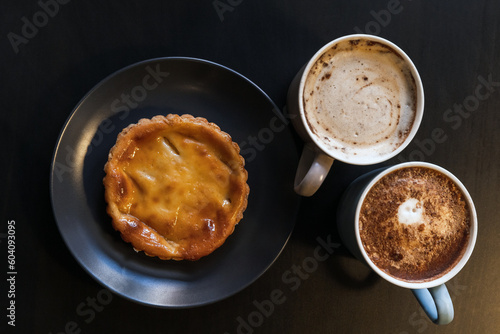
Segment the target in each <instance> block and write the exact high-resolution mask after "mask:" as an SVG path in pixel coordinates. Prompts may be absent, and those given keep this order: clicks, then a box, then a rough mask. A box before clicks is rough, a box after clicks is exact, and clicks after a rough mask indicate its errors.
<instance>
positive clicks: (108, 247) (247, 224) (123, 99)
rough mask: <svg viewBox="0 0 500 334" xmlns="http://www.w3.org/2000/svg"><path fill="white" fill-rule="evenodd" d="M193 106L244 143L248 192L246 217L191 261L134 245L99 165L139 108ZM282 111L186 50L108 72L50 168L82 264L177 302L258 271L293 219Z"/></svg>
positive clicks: (56, 201) (144, 295)
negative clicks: (112, 210)
mask: <svg viewBox="0 0 500 334" xmlns="http://www.w3.org/2000/svg"><path fill="white" fill-rule="evenodd" d="M168 113H176V114H185V113H188V114H192V115H193V116H201V117H205V118H207V119H208V120H209V121H211V122H214V123H216V124H217V125H219V126H220V127H221V129H222V130H223V131H225V132H228V133H229V134H230V135H231V136H232V137H233V140H234V141H236V142H237V143H239V144H240V147H241V154H242V155H243V157H244V158H245V159H246V163H247V164H246V167H247V170H248V174H249V178H248V183H249V186H250V196H249V203H248V208H247V210H246V211H245V214H244V218H243V220H242V221H241V222H240V223H239V224H238V226H237V227H236V229H235V232H234V233H233V235H231V236H230V237H229V238H228V239H227V241H226V242H225V244H224V245H222V246H221V247H220V248H219V249H217V250H216V251H215V252H213V253H212V254H210V255H209V256H207V257H205V258H202V259H201V260H199V261H196V262H186V261H181V262H175V261H162V260H159V259H157V258H150V257H147V256H146V255H144V253H142V252H140V253H136V252H135V251H134V250H133V249H132V247H131V245H130V244H127V243H125V242H124V241H122V240H121V237H120V235H119V234H118V232H116V231H114V230H113V228H112V227H111V221H110V218H109V217H108V216H107V214H106V211H105V208H106V205H105V201H104V188H103V185H102V178H103V177H104V172H103V167H104V164H105V163H106V161H107V155H108V152H109V150H110V148H111V147H112V146H113V145H114V143H115V141H116V136H117V135H118V133H119V132H120V131H121V130H122V129H123V128H124V127H126V126H127V125H129V124H131V123H135V122H137V121H138V120H139V119H140V118H144V117H147V118H150V117H153V116H155V115H159V114H163V115H166V114H168ZM285 124H288V120H287V119H286V118H284V117H283V116H282V115H281V113H280V112H279V111H278V108H277V107H276V105H275V104H274V103H273V102H272V101H271V99H270V98H269V97H268V96H267V95H266V94H265V93H264V92H263V91H262V90H261V89H260V88H258V87H257V86H256V85H255V84H253V83H252V82H251V81H249V80H248V79H246V78H245V77H243V76H242V75H240V74H238V73H236V72H234V71H232V70H230V69H228V68H226V67H223V66H221V65H218V64H215V63H212V62H208V61H204V60H199V59H192V58H159V59H152V60H147V61H144V62H140V63H137V64H134V65H131V66H129V67H127V68H125V69H122V70H120V71H118V72H116V73H114V74H113V75H111V76H109V77H108V78H106V79H105V80H103V81H102V82H101V83H99V84H98V85H97V86H96V87H94V88H93V89H92V90H91V91H90V92H89V93H88V94H87V95H86V96H85V97H84V98H83V99H82V101H80V103H79V104H78V105H77V107H76V108H75V110H74V111H73V113H72V114H71V116H70V117H69V118H68V120H67V122H66V124H65V125H64V127H63V129H62V131H61V134H60V137H59V140H58V143H57V145H56V148H55V152H54V157H53V161H52V168H51V196H52V206H53V210H54V214H55V218H56V221H57V224H58V227H59V230H60V232H61V234H62V236H63V238H64V240H65V242H66V244H67V245H68V247H69V249H70V251H71V252H72V253H73V255H74V256H75V258H76V259H77V260H78V262H79V263H80V264H81V266H82V267H83V268H84V269H85V270H86V271H87V272H88V273H89V274H90V275H91V276H93V277H94V278H95V279H96V280H97V281H99V282H100V283H102V284H103V285H104V286H106V287H107V288H109V289H110V290H112V291H114V292H116V293H118V294H120V295H122V296H124V297H126V298H128V299H131V300H133V301H136V302H139V303H143V304H147V305H153V306H158V307H169V308H181V307H190V306H196V305H203V304H207V303H212V302H215V301H218V300H220V299H223V298H225V297H228V296H230V295H232V294H234V293H236V292H238V291H240V290H241V289H243V288H244V287H246V286H248V285H249V284H250V283H252V282H253V281H254V280H256V279H257V278H258V277H259V276H260V275H261V274H263V273H264V272H265V271H266V269H267V268H268V267H269V266H270V265H271V264H272V263H273V261H274V260H275V259H276V258H277V257H278V255H279V254H280V252H281V250H282V249H283V247H284V246H285V244H286V242H287V240H288V238H289V236H290V234H291V232H292V229H293V226H294V223H295V219H296V213H297V210H298V205H299V198H298V197H297V196H296V195H295V194H294V192H293V177H294V175H293V174H294V171H295V168H296V166H297V163H298V156H297V151H296V148H295V145H294V141H293V137H292V134H291V130H290V127H289V126H288V125H287V126H285Z"/></svg>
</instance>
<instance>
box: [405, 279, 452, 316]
mask: <svg viewBox="0 0 500 334" xmlns="http://www.w3.org/2000/svg"><path fill="white" fill-rule="evenodd" d="M411 291H412V292H413V295H414V296H415V298H417V300H418V302H419V304H420V306H422V308H423V309H424V311H425V313H426V314H427V316H428V317H429V319H431V320H432V322H433V323H435V324H437V325H447V324H449V323H450V322H451V321H452V320H453V316H454V310H453V302H452V301H451V297H450V294H449V293H448V289H447V288H446V285H444V284H441V285H438V286H436V287H433V288H429V289H415V290H411Z"/></svg>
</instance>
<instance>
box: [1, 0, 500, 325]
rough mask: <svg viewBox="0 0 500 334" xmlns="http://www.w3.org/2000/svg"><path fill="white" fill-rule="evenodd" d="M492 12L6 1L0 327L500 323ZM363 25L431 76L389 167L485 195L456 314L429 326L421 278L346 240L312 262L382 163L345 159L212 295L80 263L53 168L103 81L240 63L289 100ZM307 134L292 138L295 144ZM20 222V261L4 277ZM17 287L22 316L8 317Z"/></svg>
mask: <svg viewBox="0 0 500 334" xmlns="http://www.w3.org/2000/svg"><path fill="white" fill-rule="evenodd" d="M499 13H500V2H498V1H493V0H487V1H482V0H479V1H474V2H472V1H464V0H459V1H449V0H448V1H434V2H432V1H426V2H424V1H416V0H414V1H410V0H388V1H387V0H377V1H347V0H338V1H297V0H295V1H273V0H269V1H250V0H247V1H243V0H215V1H212V0H210V1H183V0H173V1H156V0H150V1H143V2H141V3H140V4H139V3H137V2H133V3H131V2H121V1H106V0H104V1H92V0H90V1H69V0H57V1H56V0H41V1H38V2H37V1H35V0H33V1H26V0H22V1H12V0H11V1H3V2H2V4H1V5H0V17H1V19H0V26H1V30H0V31H1V34H2V38H1V43H0V52H1V53H0V59H1V61H0V68H1V70H0V73H1V79H0V80H1V89H0V97H1V99H0V101H1V105H2V107H1V109H2V112H1V123H0V124H1V129H2V144H1V152H2V159H1V161H2V163H1V168H0V170H1V173H0V174H1V175H2V177H1V183H0V188H1V192H2V205H1V219H2V223H1V230H0V237H1V238H0V259H1V260H0V263H1V266H0V268H1V273H0V278H1V280H0V281H1V282H2V283H1V284H0V286H1V290H0V296H1V297H0V306H1V307H0V309H1V310H2V311H1V312H0V313H1V317H0V319H1V322H0V328H1V330H0V332H1V333H53V334H55V333H221V334H223V333H230V334H234V333H398V334H399V333H500V306H499V305H500V290H499V289H498V283H499V277H500V266H499V262H498V259H499V258H500V222H499V219H498V212H497V211H498V203H499V198H500V192H499V189H500V179H499V167H500V153H499V152H500V149H499V148H498V144H499V143H500V135H499V133H500V132H499V129H500V113H499V111H500V40H499V34H500V19H499V15H498V14H499ZM356 32H357V33H360V32H363V33H369V34H375V35H379V36H381V37H385V38H387V39H389V40H391V41H393V42H394V43H396V44H397V45H399V46H400V47H401V48H402V49H403V50H404V51H405V52H406V53H407V54H408V55H409V56H410V57H411V58H412V60H413V61H414V63H415V64H416V66H417V68H418V69H419V72H420V75H421V77H422V81H423V83H424V87H425V94H426V104H425V115H424V119H423V122H422V125H421V127H420V130H419V132H418V134H417V136H416V138H415V140H414V141H413V142H412V144H410V146H409V147H407V148H406V149H405V150H404V151H403V152H402V153H401V154H400V155H399V156H397V157H396V158H394V159H392V160H391V161H388V162H386V163H384V165H390V164H395V163H398V162H400V161H407V160H424V161H428V162H432V163H435V164H438V165H440V166H442V167H445V168H447V169H449V170H450V171H451V172H452V173H454V174H455V175H456V176H457V177H458V178H460V179H461V180H462V181H463V183H464V184H465V185H466V187H467V188H468V189H469V191H470V193H471V195H472V197H473V199H474V201H475V204H476V207H477V212H478V218H479V235H478V240H477V244H476V248H475V251H474V253H473V255H472V257H471V259H470V261H469V262H468V264H467V265H466V266H465V268H464V270H463V271H462V272H460V273H459V274H458V275H457V276H456V277H455V278H454V279H453V280H452V281H450V282H449V283H448V288H449V290H450V294H451V296H452V298H453V301H454V306H455V320H454V321H453V322H452V323H451V324H450V325H447V326H444V327H438V326H436V325H434V324H432V323H431V322H430V321H429V320H427V318H426V316H425V315H424V314H423V312H422V311H421V310H420V308H419V306H418V304H417V302H416V300H415V299H414V297H413V296H412V294H411V293H410V291H408V290H405V289H402V288H398V287H395V286H392V285H390V284H389V283H387V282H385V281H384V280H382V279H380V278H378V277H377V276H376V275H375V274H374V273H372V272H371V271H370V270H369V269H368V268H367V267H366V266H364V265H363V264H361V263H359V262H358V261H356V260H355V259H354V258H353V257H351V256H350V255H349V253H348V252H347V251H346V250H345V249H344V247H343V246H342V245H339V247H332V248H331V251H332V252H331V254H330V253H328V254H329V256H328V257H327V258H326V259H324V260H323V261H316V264H314V263H312V262H311V260H310V259H311V257H312V256H313V255H314V251H315V249H316V248H317V247H318V246H319V245H320V242H319V241H318V240H320V239H321V240H324V241H329V242H331V243H334V244H340V240H339V237H338V233H337V230H336V221H335V212H336V205H337V202H338V199H339V197H340V195H341V194H342V192H343V191H344V190H345V188H346V187H347V185H348V184H349V183H350V182H351V181H352V180H353V179H354V178H356V177H357V176H359V175H361V174H363V173H365V172H367V171H370V170H372V169H374V168H376V167H378V166H365V167H356V166H349V165H346V164H343V163H340V162H335V163H334V166H333V170H332V172H331V173H330V174H329V176H328V177H327V179H326V181H325V184H324V185H323V186H322V188H321V189H320V191H319V192H318V193H316V194H315V195H314V196H313V197H311V198H306V199H303V200H302V201H301V206H300V210H299V213H298V216H297V219H296V224H295V229H294V231H293V233H292V235H291V237H290V239H289V241H288V243H287V245H286V247H285V248H284V250H283V251H282V253H281V255H280V256H279V257H278V259H277V260H276V261H275V262H274V264H273V265H272V266H271V267H270V268H269V269H268V270H267V271H266V272H265V273H264V274H263V275H262V276H261V277H260V278H259V279H257V280H256V281H255V282H254V283H252V284H251V285H250V286H248V287H246V288H245V289H243V290H242V291H240V292H238V293H236V294H235V295H233V296H230V297H228V298H226V299H224V300H222V301H219V302H216V303H214V304H210V305H205V306H200V307H195V308H189V309H175V310H171V309H161V308H152V307H148V306H143V305H140V304H137V303H134V302H131V301H129V300H127V299H125V298H122V297H120V296H119V295H116V294H111V293H110V292H109V291H108V290H106V289H105V287H103V286H101V285H100V284H99V283H97V282H96V281H95V280H94V279H93V278H92V277H91V276H90V275H88V274H87V273H86V272H85V271H84V270H83V269H82V268H81V267H80V266H79V264H78V262H77V261H76V260H75V258H74V257H73V256H72V255H71V253H70V251H69V250H68V247H67V246H66V245H65V243H64V241H63V239H62V237H61V235H60V233H59V230H58V228H57V224H56V221H55V218H54V214H53V212H52V208H51V201H50V192H49V175H50V164H51V159H52V154H53V150H54V145H55V143H56V141H57V138H58V135H59V132H60V130H61V128H62V126H63V124H64V123H65V120H66V119H67V117H68V116H69V115H70V113H71V111H72V110H73V108H74V107H75V106H76V104H77V103H78V102H79V100H80V99H81V98H82V97H83V96H84V95H85V94H86V93H87V92H88V91H89V90H90V89H91V88H92V87H93V86H94V85H95V84H97V83H98V82H99V81H101V80H102V79H103V78H105V77H106V76H108V75H110V74H112V73H113V72H115V71H117V70H119V69H120V68H123V67H125V66H128V65H130V64H133V63H136V62H138V61H141V60H145V59H150V58H155V57H166V56H187V57H196V58H202V59H207V60H210V61H213V62H216V63H219V64H222V65H225V66H227V67H229V68H232V69H234V70H235V71H237V72H239V73H241V74H242V75H244V76H246V77H247V78H249V79H250V80H252V81H253V82H254V83H255V84H257V85H258V86H259V87H261V88H262V89H263V90H264V91H265V92H266V93H267V94H268V95H269V96H270V97H271V98H272V100H273V101H274V102H275V103H276V104H277V105H278V106H279V107H280V108H281V107H283V106H284V105H285V100H286V92H287V89H288V85H289V83H290V81H291V80H292V78H293V76H294V75H295V73H296V72H297V71H298V69H299V68H300V67H301V66H302V65H303V64H304V63H305V62H306V61H307V60H308V58H309V57H311V56H312V55H313V54H314V52H315V51H316V50H317V49H318V48H320V47H321V46H322V45H323V44H325V43H327V42H328V41H330V40H333V39H335V38H336V37H339V36H342V35H346V34H352V33H356ZM301 145H302V144H301V143H300V142H299V141H296V143H295V146H296V149H297V151H299V150H300V149H301ZM289 168H291V169H295V166H290V167H289ZM14 224H15V271H16V274H15V275H10V274H8V273H9V272H10V270H9V267H8V265H9V263H8V257H9V244H8V235H9V233H13V232H10V231H11V229H12V227H9V226H12V225H14ZM304 268H306V269H307V270H304ZM11 276H14V280H11V281H8V279H10V278H11ZM12 281H14V282H15V284H14V285H11V284H10V283H11V282H12ZM6 282H7V283H8V284H5V283H6ZM12 289H14V290H12ZM9 292H14V293H15V296H13V295H11V294H10V293H9ZM279 292H281V293H279ZM277 293H278V294H277ZM12 301H15V325H16V326H15V327H13V326H10V325H8V321H10V319H9V318H8V317H7V316H8V315H9V314H10V311H9V310H7V308H8V307H9V305H10V303H11V302H12ZM265 301H272V304H269V302H267V303H265ZM262 305H267V308H265V307H264V306H262ZM269 305H272V306H269Z"/></svg>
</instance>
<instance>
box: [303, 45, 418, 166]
mask: <svg viewBox="0 0 500 334" xmlns="http://www.w3.org/2000/svg"><path fill="white" fill-rule="evenodd" d="M303 93H304V109H305V113H306V119H307V122H308V125H309V128H310V129H311V131H312V132H313V133H314V134H315V135H316V136H317V137H318V138H319V139H320V140H321V141H322V142H323V143H324V144H325V146H326V147H327V148H328V149H330V150H332V151H336V153H337V155H338V154H341V155H344V157H346V158H349V157H351V158H353V156H356V157H355V158H356V159H359V160H363V159H373V157H374V156H380V155H386V154H389V153H391V152H393V151H394V150H395V149H397V148H398V147H399V146H400V145H401V144H402V143H403V142H404V140H405V139H406V137H407V136H408V134H409V132H410V130H411V127H412V125H413V122H414V120H415V113H416V99H417V98H416V87H415V80H414V78H413V75H412V73H411V70H410V67H409V66H408V64H407V63H406V62H405V61H404V60H403V59H402V58H401V57H400V56H399V55H398V54H397V53H396V52H395V51H394V50H393V49H392V48H390V47H388V46H385V45H383V44H380V43H378V42H372V41H368V40H363V39H361V40H355V41H344V42H340V43H338V44H336V45H334V46H333V47H332V48H330V49H329V50H327V51H326V52H325V53H324V54H323V55H322V56H321V57H320V58H319V59H318V60H317V61H316V63H315V64H314V65H313V67H312V68H311V70H310V72H309V75H308V76H307V78H306V82H305V87H304V92H303Z"/></svg>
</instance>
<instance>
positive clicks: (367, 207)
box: [359, 167, 471, 282]
mask: <svg viewBox="0 0 500 334" xmlns="http://www.w3.org/2000/svg"><path fill="white" fill-rule="evenodd" d="M470 228H471V214H470V208H469V206H468V204H467V201H466V197H465V195H464V194H463V193H462V191H461V190H460V188H459V187H458V186H457V185H456V184H455V183H454V182H453V181H452V180H451V179H450V178H448V177H447V176H446V175H444V174H442V173H440V172H438V171H436V170H433V169H429V168H425V167H409V168H401V169H397V170H395V171H393V172H391V173H389V174H387V175H384V176H383V177H382V178H381V179H380V180H379V181H377V183H375V184H374V185H373V187H372V188H371V189H370V191H369V192H368V193H367V195H366V197H365V199H364V201H363V204H362V206H361V210H360V213H359V234H360V238H361V241H362V244H363V247H364V249H365V251H366V253H367V255H368V257H369V258H370V260H371V261H372V262H373V264H375V265H376V266H377V267H378V268H380V269H381V270H382V271H384V272H385V273H387V274H389V275H390V276H393V277H395V278H397V279H399V280H403V281H407V282H425V281H429V280H434V279H436V278H439V277H441V276H443V275H444V274H446V273H447V272H449V271H450V270H451V269H452V268H453V267H454V266H455V265H456V264H457V263H458V262H459V261H460V260H461V258H462V257H463V255H464V253H465V249H466V248H467V245H468V243H469V234H470Z"/></svg>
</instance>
